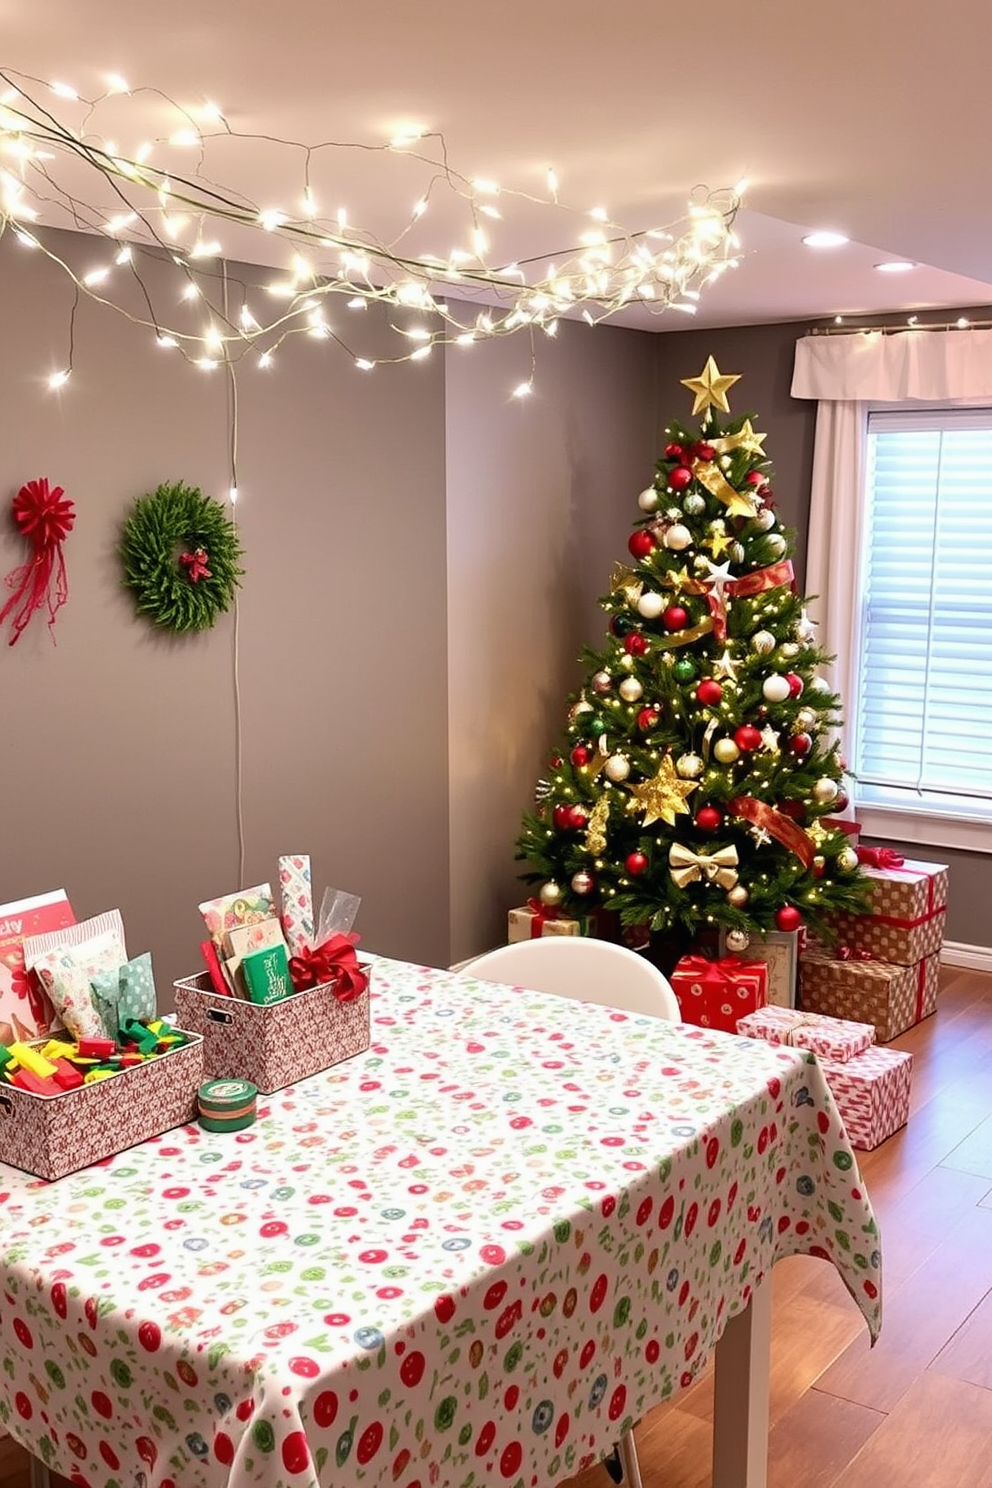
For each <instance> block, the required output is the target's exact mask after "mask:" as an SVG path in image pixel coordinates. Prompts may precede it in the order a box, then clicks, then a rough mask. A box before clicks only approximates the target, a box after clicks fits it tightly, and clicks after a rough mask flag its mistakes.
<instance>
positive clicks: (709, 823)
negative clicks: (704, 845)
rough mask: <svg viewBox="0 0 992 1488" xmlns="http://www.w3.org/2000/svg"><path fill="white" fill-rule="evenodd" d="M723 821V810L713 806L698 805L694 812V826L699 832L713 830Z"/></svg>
mask: <svg viewBox="0 0 992 1488" xmlns="http://www.w3.org/2000/svg"><path fill="white" fill-rule="evenodd" d="M722 821H723V812H722V811H718V810H717V808H716V807H715V806H700V808H699V810H698V811H697V812H696V826H697V827H698V828H699V830H700V831H701V832H715V831H716V830H717V828H718V827H719V825H720V823H721V822H722Z"/></svg>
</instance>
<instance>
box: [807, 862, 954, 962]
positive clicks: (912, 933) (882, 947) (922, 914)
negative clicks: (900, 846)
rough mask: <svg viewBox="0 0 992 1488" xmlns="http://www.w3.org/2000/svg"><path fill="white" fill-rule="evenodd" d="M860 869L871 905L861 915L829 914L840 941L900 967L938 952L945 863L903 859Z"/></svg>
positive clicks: (944, 900)
mask: <svg viewBox="0 0 992 1488" xmlns="http://www.w3.org/2000/svg"><path fill="white" fill-rule="evenodd" d="M862 872H863V874H864V878H865V881H866V882H867V883H868V884H869V886H870V889H871V909H870V911H869V913H868V914H863V915H852V914H836V915H833V916H831V925H832V926H833V929H834V930H835V932H836V933H837V936H838V938H839V939H840V941H841V942H842V943H843V944H844V945H848V946H850V947H851V948H852V949H853V950H859V951H869V952H870V953H871V955H872V956H876V957H877V958H878V959H879V960H880V961H893V962H897V963H899V964H900V965H902V966H913V965H915V964H916V963H917V962H918V961H922V960H923V958H924V957H925V956H932V955H933V953H934V952H935V951H939V950H940V947H941V944H942V942H943V939H944V921H945V920H946V918H947V867H946V865H945V864H943V863H921V862H913V861H911V860H910V859H908V858H907V859H906V860H905V862H903V863H902V864H901V865H900V866H899V867H898V868H864V869H863V870H862Z"/></svg>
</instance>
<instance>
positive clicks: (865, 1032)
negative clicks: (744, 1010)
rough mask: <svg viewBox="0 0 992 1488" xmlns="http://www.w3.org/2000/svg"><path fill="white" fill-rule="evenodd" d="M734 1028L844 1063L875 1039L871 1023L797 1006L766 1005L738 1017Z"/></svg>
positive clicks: (750, 1035) (861, 1051)
mask: <svg viewBox="0 0 992 1488" xmlns="http://www.w3.org/2000/svg"><path fill="white" fill-rule="evenodd" d="M737 1032H738V1033H743V1034H744V1035H745V1036H746V1037H747V1038H757V1039H764V1040H765V1042H766V1043H769V1044H788V1045H790V1047H792V1048H793V1049H809V1050H810V1051H811V1052H812V1053H813V1054H819V1055H820V1057H821V1058H823V1059H833V1060H836V1062H837V1063H838V1064H846V1063H847V1061H848V1060H849V1059H853V1058H854V1057H855V1056H856V1055H857V1054H863V1053H864V1051H865V1050H866V1049H868V1048H870V1047H871V1045H872V1044H873V1043H874V1042H875V1030H874V1028H873V1027H872V1025H871V1024H870V1023H851V1022H848V1021H847V1020H845V1019H843V1018H829V1017H825V1016H824V1015H822V1014H820V1013H801V1012H799V1010H798V1009H797V1008H780V1007H765V1008H759V1009H758V1011H757V1012H755V1013H748V1015H747V1017H745V1018H740V1019H738V1022H737Z"/></svg>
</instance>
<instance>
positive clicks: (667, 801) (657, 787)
mask: <svg viewBox="0 0 992 1488" xmlns="http://www.w3.org/2000/svg"><path fill="white" fill-rule="evenodd" d="M697 785H698V781H695V780H682V779H680V777H679V776H678V775H676V773H675V766H674V764H673V763H672V757H671V755H670V754H666V755H665V758H664V759H663V760H662V762H661V764H660V765H659V766H658V773H657V775H655V776H653V778H652V779H651V780H643V781H641V783H640V785H632V786H631V787H630V794H631V797H632V800H631V801H630V803H629V808H628V809H629V810H631V811H643V812H644V826H646V827H649V826H650V825H651V823H652V822H656V821H663V822H667V823H668V825H669V826H670V827H673V826H674V825H675V817H676V814H677V813H679V812H681V813H682V814H683V815H684V816H688V815H689V808H688V806H687V805H686V804H685V803H686V801H687V800H688V798H689V796H690V795H691V794H692V792H693V791H694V790H695V789H696V787H697Z"/></svg>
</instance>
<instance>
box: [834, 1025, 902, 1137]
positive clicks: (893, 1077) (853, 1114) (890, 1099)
mask: <svg viewBox="0 0 992 1488" xmlns="http://www.w3.org/2000/svg"><path fill="white" fill-rule="evenodd" d="M820 1066H821V1068H822V1070H823V1073H824V1074H825V1075H826V1077H827V1084H828V1085H829V1086H830V1093H831V1095H832V1096H833V1098H834V1100H835V1101H836V1102H837V1108H838V1110H839V1111H840V1114H841V1118H842V1120H843V1122H844V1126H845V1127H846V1129H847V1135H848V1137H849V1138H850V1142H851V1146H852V1147H857V1148H859V1149H860V1150H861V1151H863V1152H870V1151H871V1149H872V1148H873V1147H877V1146H879V1144H880V1143H881V1142H884V1141H885V1139H886V1137H891V1135H892V1133H893V1132H895V1131H898V1130H899V1128H900V1127H901V1126H905V1125H906V1122H907V1121H908V1120H909V1089H910V1081H911V1079H912V1073H913V1056H912V1054H905V1053H903V1052H902V1051H901V1050H899V1049H877V1048H871V1049H866V1050H865V1052H864V1053H863V1054H858V1055H856V1057H855V1058H854V1059H849V1060H848V1061H847V1062H846V1063H841V1062H840V1061H839V1060H833V1059H823V1060H821V1061H820Z"/></svg>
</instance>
